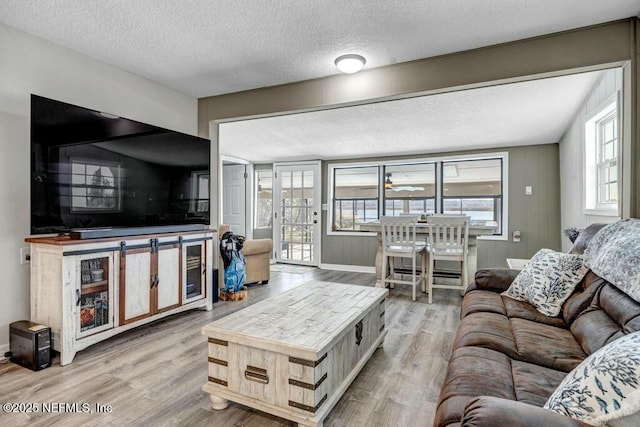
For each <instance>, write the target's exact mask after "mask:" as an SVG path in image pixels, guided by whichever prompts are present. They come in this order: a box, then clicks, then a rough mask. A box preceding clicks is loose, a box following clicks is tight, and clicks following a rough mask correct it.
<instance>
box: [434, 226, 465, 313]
mask: <svg viewBox="0 0 640 427" xmlns="http://www.w3.org/2000/svg"><path fill="white" fill-rule="evenodd" d="M469 221H470V218H469V217H468V216H462V215H432V216H430V217H429V220H428V224H429V227H428V228H429V240H428V242H429V244H428V268H427V288H428V290H427V291H428V293H429V304H431V302H432V301H433V289H460V291H461V294H464V292H465V290H466V287H467V258H468V253H469ZM436 261H459V262H460V285H449V284H435V283H434V280H433V276H434V270H435V263H436Z"/></svg>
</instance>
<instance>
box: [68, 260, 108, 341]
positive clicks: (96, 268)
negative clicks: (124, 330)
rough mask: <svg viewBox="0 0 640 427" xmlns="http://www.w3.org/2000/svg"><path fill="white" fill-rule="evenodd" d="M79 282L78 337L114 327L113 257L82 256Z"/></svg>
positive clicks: (77, 303)
mask: <svg viewBox="0 0 640 427" xmlns="http://www.w3.org/2000/svg"><path fill="white" fill-rule="evenodd" d="M78 261H79V266H78V267H79V268H78V269H77V270H78V273H79V276H80V277H78V278H77V279H78V280H77V282H76V283H79V287H77V288H76V306H77V313H78V315H77V318H78V329H77V331H78V333H77V335H78V338H80V337H83V336H87V335H92V334H95V333H97V332H100V331H104V330H106V329H110V328H112V327H113V295H112V294H113V286H112V284H113V274H114V272H113V257H112V254H110V253H109V254H91V255H84V256H80V257H78Z"/></svg>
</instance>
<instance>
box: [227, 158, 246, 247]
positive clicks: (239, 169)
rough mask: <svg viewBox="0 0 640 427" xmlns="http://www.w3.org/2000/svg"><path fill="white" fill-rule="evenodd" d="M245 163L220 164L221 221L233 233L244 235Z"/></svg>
mask: <svg viewBox="0 0 640 427" xmlns="http://www.w3.org/2000/svg"><path fill="white" fill-rule="evenodd" d="M246 188H247V187H246V175H245V165H223V166H222V223H223V224H229V227H230V228H231V231H233V233H234V234H239V235H242V236H246V230H245V224H246V215H247V210H246V194H245V192H246Z"/></svg>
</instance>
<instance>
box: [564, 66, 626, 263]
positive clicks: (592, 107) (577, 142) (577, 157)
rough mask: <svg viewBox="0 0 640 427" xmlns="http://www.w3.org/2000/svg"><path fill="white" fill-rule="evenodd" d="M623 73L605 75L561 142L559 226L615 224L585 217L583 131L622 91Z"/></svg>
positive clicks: (567, 246)
mask: <svg viewBox="0 0 640 427" xmlns="http://www.w3.org/2000/svg"><path fill="white" fill-rule="evenodd" d="M622 80H623V79H622V70H621V69H611V70H608V71H606V72H605V74H604V76H603V77H602V79H601V80H600V81H599V82H598V83H596V85H595V86H594V87H593V89H592V91H591V92H590V93H589V95H588V96H587V98H586V99H585V101H584V103H583V104H582V107H580V109H579V110H578V112H577V114H576V116H575V117H574V119H573V122H572V123H571V126H570V127H569V128H568V129H567V131H566V132H565V134H564V136H563V138H562V139H561V140H560V201H561V218H560V222H561V227H562V229H563V230H564V229H566V228H567V227H572V226H573V227H578V228H584V227H586V226H588V225H589V224H592V223H594V222H605V223H609V222H615V221H616V220H617V219H618V218H617V217H611V216H596V215H587V214H585V212H584V209H585V201H584V169H585V167H584V162H585V161H584V147H585V140H584V128H585V123H586V122H587V120H589V119H590V118H591V117H592V116H593V115H595V114H596V113H598V112H599V111H600V110H601V109H602V108H603V107H604V106H605V105H606V103H607V101H608V100H610V99H611V96H613V95H614V94H615V93H616V92H617V91H622ZM570 248H571V242H570V241H569V239H568V238H567V237H565V236H563V237H562V250H563V251H565V252H566V251H568V250H569V249H570Z"/></svg>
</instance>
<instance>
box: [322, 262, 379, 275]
mask: <svg viewBox="0 0 640 427" xmlns="http://www.w3.org/2000/svg"><path fill="white" fill-rule="evenodd" d="M320 268H321V269H323V270H338V271H351V272H354V273H375V272H376V268H375V267H369V266H366V265H347V264H324V263H322V264H320Z"/></svg>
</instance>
